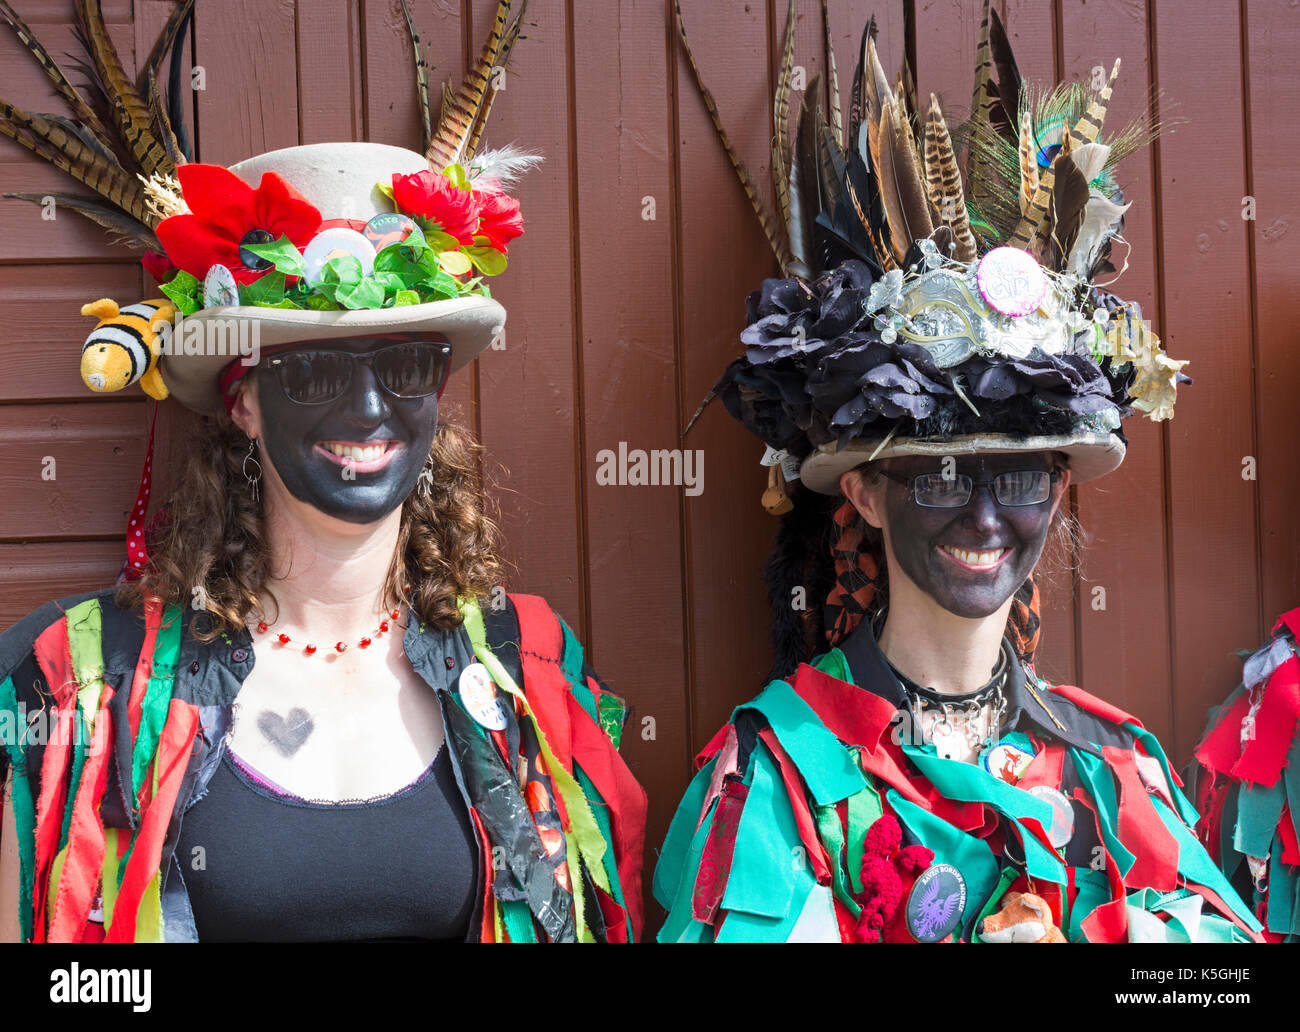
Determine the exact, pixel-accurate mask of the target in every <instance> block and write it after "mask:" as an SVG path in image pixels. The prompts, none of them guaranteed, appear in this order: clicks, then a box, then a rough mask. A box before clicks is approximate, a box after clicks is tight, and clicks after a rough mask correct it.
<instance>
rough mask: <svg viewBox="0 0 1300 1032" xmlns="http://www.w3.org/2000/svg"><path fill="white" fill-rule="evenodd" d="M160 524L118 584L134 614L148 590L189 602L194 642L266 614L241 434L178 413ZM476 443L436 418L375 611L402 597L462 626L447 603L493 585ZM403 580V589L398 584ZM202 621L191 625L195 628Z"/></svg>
mask: <svg viewBox="0 0 1300 1032" xmlns="http://www.w3.org/2000/svg"><path fill="white" fill-rule="evenodd" d="M185 438H186V444H185V451H184V452H183V453H182V454H184V455H185V456H186V460H185V461H184V462H183V463H180V464H179V469H178V470H177V479H176V484H175V489H174V490H173V491H172V492H171V495H170V502H169V503H168V506H167V510H166V513H167V516H166V519H165V520H160V521H159V522H160V523H161V526H160V527H159V529H158V531H157V533H156V535H155V536H154V537H153V538H152V539H151V540H150V542H149V553H150V554H149V561H148V563H147V565H146V567H145V569H144V571H143V574H142V576H141V578H140V580H138V581H136V582H134V583H129V584H123V585H122V586H121V587H119V589H118V591H117V601H118V604H119V605H122V606H129V607H131V608H133V609H135V610H136V611H137V612H138V611H139V610H140V609H141V608H142V606H143V601H144V598H145V597H146V596H147V595H155V596H157V597H159V598H160V599H161V600H162V601H163V602H165V603H171V604H176V605H185V606H188V605H193V606H194V607H195V608H196V609H202V610H206V611H207V612H208V613H209V614H210V616H211V619H209V620H207V621H195V622H194V633H195V637H197V638H198V639H199V640H200V641H211V640H213V639H214V638H217V637H219V636H220V635H222V634H231V635H233V634H238V633H240V632H241V631H242V630H243V629H244V627H245V625H246V623H247V621H248V617H249V615H250V614H254V615H255V616H256V617H257V618H258V619H265V618H266V615H267V614H266V612H265V610H264V608H263V602H264V601H265V600H266V599H268V598H269V599H270V600H271V601H272V602H274V601H275V596H274V594H273V593H272V592H271V591H270V589H269V588H268V586H267V585H268V581H269V580H270V579H271V573H272V559H273V558H274V557H273V556H272V555H271V553H270V549H269V545H268V543H267V539H266V529H265V524H264V519H263V508H262V507H263V502H262V501H261V500H260V499H256V498H254V497H253V493H252V492H251V491H249V489H248V484H247V481H246V478H245V476H244V471H243V467H244V459H245V457H246V456H247V454H248V437H247V436H246V435H245V434H244V432H243V431H242V430H240V429H239V427H238V426H236V425H235V423H234V422H233V421H232V420H231V419H229V418H227V417H226V416H224V415H222V416H216V417H211V416H202V417H195V418H193V419H190V420H188V421H187V430H186V433H185ZM482 461H483V448H482V446H481V445H479V444H478V442H476V441H475V440H474V439H473V437H472V436H471V435H470V434H469V432H468V431H466V430H464V429H462V428H460V427H458V426H455V425H452V424H449V423H445V422H444V423H440V424H439V425H438V430H437V433H436V434H435V435H434V440H433V446H432V448H430V450H429V457H428V458H427V459H426V460H425V465H424V470H423V471H422V473H421V476H420V480H419V481H418V482H417V484H416V488H415V490H413V491H412V492H411V494H410V495H409V496H408V497H407V499H406V501H405V502H404V503H403V505H402V520H401V529H400V531H399V533H398V539H397V547H396V549H395V550H394V553H393V560H392V564H391V565H390V567H389V570H388V576H387V578H386V579H385V583H384V597H383V599H382V600H381V601H382V603H383V605H384V608H385V609H387V608H391V607H394V606H399V605H401V604H402V602H403V600H404V599H405V600H407V601H409V602H410V604H411V606H412V608H413V609H414V610H415V612H416V613H418V614H419V616H420V618H421V619H422V620H424V621H425V622H426V623H428V624H431V625H433V626H434V627H438V628H442V629H449V628H452V627H456V626H457V625H459V624H460V622H461V616H460V610H459V608H458V606H457V600H458V599H460V598H474V599H478V600H480V601H482V600H484V599H486V598H487V597H488V596H489V595H490V593H491V592H492V590H493V588H495V587H496V586H497V585H499V584H501V582H502V580H503V578H504V575H505V571H504V565H503V562H502V560H501V558H500V546H501V534H500V530H499V528H498V525H497V518H496V517H497V506H496V504H495V501H494V500H493V499H492V498H491V496H490V495H489V494H488V493H487V492H486V491H485V490H484V484H483V476H482V474H481V472H480V469H481V466H482ZM406 585H409V586H410V589H411V590H410V594H409V595H407V594H406V593H405V592H404V591H403V587H404V586H406ZM204 624H205V626H200V625H204Z"/></svg>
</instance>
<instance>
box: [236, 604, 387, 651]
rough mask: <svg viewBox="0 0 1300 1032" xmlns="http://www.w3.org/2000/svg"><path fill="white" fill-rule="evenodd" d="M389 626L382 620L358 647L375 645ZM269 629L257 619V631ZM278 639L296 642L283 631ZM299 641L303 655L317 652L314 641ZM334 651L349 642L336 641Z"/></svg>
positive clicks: (342, 647)
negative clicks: (375, 641)
mask: <svg viewBox="0 0 1300 1032" xmlns="http://www.w3.org/2000/svg"><path fill="white" fill-rule="evenodd" d="M403 591H404V593H406V594H407V595H409V594H411V589H409V587H404V589H403ZM399 616H402V610H393V611H391V612H390V613H389V619H391V620H396V619H398V617H399ZM389 626H390V624H389V621H387V620H380V625H378V626H377V628H376V629H374V630H372V632H370V633H369V634H367V636H365V637H363V638H361V639H360V641H359V642H357V643H356V647H357V649H369V647H370V645H373V643H374V639H376V638H380V637H383V634H385V633H386V632H387V630H389ZM269 629H270V628H269V625H268V624H266V621H265V620H259V621H257V633H259V634H265V633H266V632H268V630H269ZM276 641H278V642H279V643H281V645H292V643H294V639H292V638H290V637H289V636H287V634H285V633H283V632H281V633H279V634H277V636H276ZM298 643H299V645H302V646H303V655H308V656H309V655H315V654H316V646H315V645H312V643H309V642H298ZM334 651H335V652H346V651H347V642H341V641H339V642H334Z"/></svg>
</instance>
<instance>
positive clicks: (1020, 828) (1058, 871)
mask: <svg viewBox="0 0 1300 1032" xmlns="http://www.w3.org/2000/svg"><path fill="white" fill-rule="evenodd" d="M902 748H903V752H904V753H906V754H907V756H908V757H909V758H910V759H911V760H912V762H913V763H915V764H916V766H917V769H919V770H920V771H921V773H922V774H924V775H925V776H926V777H927V778H929V780H930V782H931V783H932V784H933V785H934V786H935V787H936V788H938V789H939V791H941V792H942V793H943V794H944V796H945V797H946V798H948V799H955V800H958V801H961V802H980V803H988V804H989V805H990V806H993V807H994V808H995V809H997V810H998V811H999V812H1000V813H1001V814H1002V815H1003V816H1005V817H1006V818H1007V819H1008V821H1009V822H1010V824H1011V825H1012V830H1013V831H1014V832H1015V833H1016V834H1017V835H1018V836H1019V837H1020V841H1021V843H1022V844H1023V846H1024V852H1025V870H1026V872H1027V873H1028V874H1029V876H1030V877H1031V878H1036V879H1039V880H1041V881H1050V882H1053V883H1055V884H1057V885H1063V884H1064V883H1065V865H1064V864H1063V863H1061V858H1060V857H1058V856H1057V855H1056V854H1055V853H1054V852H1052V851H1051V850H1050V849H1048V848H1047V847H1046V846H1044V845H1043V844H1042V842H1040V841H1039V840H1038V838H1037V836H1035V835H1032V834H1030V832H1029V831H1028V830H1027V829H1026V828H1025V827H1024V825H1023V824H1021V821H1022V820H1024V819H1025V818H1027V817H1032V818H1034V819H1035V820H1037V821H1039V822H1040V823H1041V824H1042V825H1043V827H1044V828H1048V827H1050V826H1051V822H1052V817H1053V815H1054V814H1053V810H1052V806H1051V804H1050V803H1048V802H1046V801H1045V800H1042V799H1039V798H1038V797H1037V796H1033V795H1030V794H1029V793H1028V792H1025V791H1023V790H1022V789H1019V788H1016V787H1015V785H1009V784H1007V783H1006V782H1005V781H1002V780H1001V779H1000V778H996V777H994V776H993V775H992V774H990V773H989V772H988V771H986V770H985V769H984V768H983V767H982V766H980V765H978V764H974V763H962V762H961V761H959V760H945V759H943V758H942V757H940V756H938V755H936V754H935V752H934V747H933V746H919V747H918V746H911V745H907V744H906V743H904V744H903V747H902Z"/></svg>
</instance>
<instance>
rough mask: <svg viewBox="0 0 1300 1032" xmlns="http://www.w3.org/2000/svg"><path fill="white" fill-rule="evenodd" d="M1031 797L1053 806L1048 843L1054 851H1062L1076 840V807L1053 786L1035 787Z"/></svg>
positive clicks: (1048, 830) (1030, 792)
mask: <svg viewBox="0 0 1300 1032" xmlns="http://www.w3.org/2000/svg"><path fill="white" fill-rule="evenodd" d="M1029 794H1030V795H1031V796H1036V797H1037V798H1039V799H1041V800H1043V801H1044V802H1046V803H1050V804H1051V806H1052V811H1053V812H1052V825H1051V827H1049V828H1048V829H1047V841H1048V842H1050V843H1051V844H1052V848H1053V849H1061V848H1063V847H1064V846H1065V844H1066V843H1067V842H1069V841H1070V839H1072V838H1074V807H1073V806H1071V805H1070V800H1069V799H1067V798H1066V797H1065V793H1064V792H1061V791H1060V790H1059V789H1055V788H1053V787H1052V786H1051V785H1035V786H1034V787H1033V788H1031V789H1030V790H1029Z"/></svg>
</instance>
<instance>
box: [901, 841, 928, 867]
mask: <svg viewBox="0 0 1300 1032" xmlns="http://www.w3.org/2000/svg"><path fill="white" fill-rule="evenodd" d="M932 863H934V850H933V849H926V848H925V846H904V847H903V848H902V849H901V850H900V851H899V853H898V866H899V867H900V868H902V869H903V870H904V871H924V870H925V869H926V868H927V867H929V866H930V865H931V864H932Z"/></svg>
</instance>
